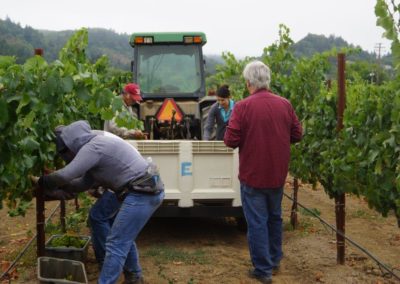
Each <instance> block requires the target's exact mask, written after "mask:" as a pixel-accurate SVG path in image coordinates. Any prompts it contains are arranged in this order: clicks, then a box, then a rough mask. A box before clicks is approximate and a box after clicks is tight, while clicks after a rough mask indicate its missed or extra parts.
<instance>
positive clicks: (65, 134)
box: [60, 120, 96, 154]
mask: <svg viewBox="0 0 400 284" xmlns="http://www.w3.org/2000/svg"><path fill="white" fill-rule="evenodd" d="M60 136H61V139H62V140H63V141H64V143H65V145H67V147H68V149H70V150H71V151H72V152H73V153H74V154H77V153H78V152H79V150H80V149H81V148H82V147H83V146H84V145H85V144H86V143H88V142H89V141H90V140H92V138H94V137H95V136H96V134H94V133H92V129H91V128H90V125H89V123H88V122H87V121H86V120H79V121H75V122H73V123H71V124H70V125H68V126H65V127H64V128H63V129H62V132H61V135H60Z"/></svg>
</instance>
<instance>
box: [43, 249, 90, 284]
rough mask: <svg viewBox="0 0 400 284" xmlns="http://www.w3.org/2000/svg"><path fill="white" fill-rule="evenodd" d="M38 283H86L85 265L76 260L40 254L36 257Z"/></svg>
mask: <svg viewBox="0 0 400 284" xmlns="http://www.w3.org/2000/svg"><path fill="white" fill-rule="evenodd" d="M37 274H38V279H39V283H54V284H60V283H64V284H81V283H84V284H87V283H88V280H87V276H86V270H85V265H84V264H83V263H82V262H80V261H76V260H70V259H61V258H54V257H47V256H42V257H39V258H38V266H37Z"/></svg>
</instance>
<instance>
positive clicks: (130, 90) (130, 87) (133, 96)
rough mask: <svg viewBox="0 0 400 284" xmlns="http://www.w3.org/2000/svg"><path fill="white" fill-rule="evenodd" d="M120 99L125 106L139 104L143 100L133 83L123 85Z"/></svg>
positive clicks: (137, 87) (137, 86) (138, 89)
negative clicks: (121, 98)
mask: <svg viewBox="0 0 400 284" xmlns="http://www.w3.org/2000/svg"><path fill="white" fill-rule="evenodd" d="M122 97H123V99H124V102H125V104H126V105H128V106H131V105H134V104H139V103H140V102H141V101H142V100H143V99H142V97H141V95H140V88H139V85H137V84H133V83H129V84H126V85H125V87H124V89H123V91H122Z"/></svg>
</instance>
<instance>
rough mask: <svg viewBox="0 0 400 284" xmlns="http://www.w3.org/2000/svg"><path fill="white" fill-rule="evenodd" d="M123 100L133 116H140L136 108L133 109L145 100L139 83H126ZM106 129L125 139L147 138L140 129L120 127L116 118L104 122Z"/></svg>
mask: <svg viewBox="0 0 400 284" xmlns="http://www.w3.org/2000/svg"><path fill="white" fill-rule="evenodd" d="M121 96H122V100H123V102H124V106H125V109H126V111H127V112H128V113H129V114H130V115H131V116H132V117H133V118H136V119H137V118H138V115H137V111H136V109H133V108H132V106H134V105H135V104H136V105H139V104H140V102H141V101H142V100H143V99H142V97H141V95H140V88H139V85H137V84H134V83H129V84H126V85H125V87H124V89H123V91H122V94H121ZM104 130H105V131H108V132H111V133H114V134H115V135H117V136H119V137H121V138H125V139H145V138H146V136H145V135H144V133H143V132H142V131H141V130H140V129H128V128H126V127H119V126H118V125H117V124H116V122H115V118H113V119H112V120H107V121H105V123H104Z"/></svg>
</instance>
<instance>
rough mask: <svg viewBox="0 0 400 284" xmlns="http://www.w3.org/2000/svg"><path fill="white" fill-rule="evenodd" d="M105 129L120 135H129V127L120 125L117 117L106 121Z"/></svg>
mask: <svg viewBox="0 0 400 284" xmlns="http://www.w3.org/2000/svg"><path fill="white" fill-rule="evenodd" d="M104 130H105V131H108V132H111V133H113V134H115V135H117V136H119V137H126V136H128V132H129V129H128V128H126V127H119V126H118V125H117V123H116V122H115V118H113V119H112V120H107V121H105V122H104Z"/></svg>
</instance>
